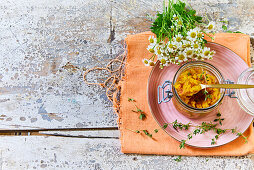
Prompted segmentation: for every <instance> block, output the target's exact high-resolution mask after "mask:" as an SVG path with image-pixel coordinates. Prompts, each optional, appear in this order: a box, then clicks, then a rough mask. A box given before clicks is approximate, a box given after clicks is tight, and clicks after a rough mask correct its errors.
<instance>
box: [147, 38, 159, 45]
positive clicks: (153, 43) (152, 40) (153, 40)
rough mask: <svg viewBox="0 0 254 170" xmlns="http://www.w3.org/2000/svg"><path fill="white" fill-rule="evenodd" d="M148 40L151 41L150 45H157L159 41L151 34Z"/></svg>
mask: <svg viewBox="0 0 254 170" xmlns="http://www.w3.org/2000/svg"><path fill="white" fill-rule="evenodd" d="M148 41H149V42H150V45H155V44H156V42H157V39H156V38H154V36H149V38H148Z"/></svg>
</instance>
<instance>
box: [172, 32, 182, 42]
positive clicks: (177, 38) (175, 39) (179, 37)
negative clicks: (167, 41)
mask: <svg viewBox="0 0 254 170" xmlns="http://www.w3.org/2000/svg"><path fill="white" fill-rule="evenodd" d="M182 39H183V36H182V35H181V34H178V35H176V36H175V37H174V38H173V40H174V41H175V42H177V43H180V42H181V41H182Z"/></svg>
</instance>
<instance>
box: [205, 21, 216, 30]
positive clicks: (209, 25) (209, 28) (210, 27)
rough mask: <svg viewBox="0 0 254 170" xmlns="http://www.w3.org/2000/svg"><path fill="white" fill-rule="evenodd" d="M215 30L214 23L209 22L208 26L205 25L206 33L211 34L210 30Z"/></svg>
mask: <svg viewBox="0 0 254 170" xmlns="http://www.w3.org/2000/svg"><path fill="white" fill-rule="evenodd" d="M214 29H215V22H213V21H212V22H209V24H208V25H207V30H208V32H212V30H214Z"/></svg>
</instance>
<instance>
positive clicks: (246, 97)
mask: <svg viewBox="0 0 254 170" xmlns="http://www.w3.org/2000/svg"><path fill="white" fill-rule="evenodd" d="M253 75H254V67H250V68H248V69H246V70H245V71H243V72H242V73H241V74H240V76H239V77H238V80H237V84H248V83H249V81H251V80H250V79H251V76H252V77H253ZM236 96H237V102H238V104H239V106H240V107H241V108H242V109H243V110H244V111H245V112H247V113H248V114H250V115H252V116H254V112H253V111H252V108H250V107H251V106H253V99H252V98H251V96H250V94H249V92H248V89H237V90H236ZM248 102H249V103H248ZM251 103H252V105H251ZM249 105H251V106H249Z"/></svg>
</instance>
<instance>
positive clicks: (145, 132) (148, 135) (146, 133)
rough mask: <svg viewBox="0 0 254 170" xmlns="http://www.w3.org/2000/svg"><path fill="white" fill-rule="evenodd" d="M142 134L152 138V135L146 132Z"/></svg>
mask: <svg viewBox="0 0 254 170" xmlns="http://www.w3.org/2000/svg"><path fill="white" fill-rule="evenodd" d="M143 132H144V133H145V135H147V136H149V137H150V138H152V137H153V136H152V134H150V133H148V131H147V130H143Z"/></svg>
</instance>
